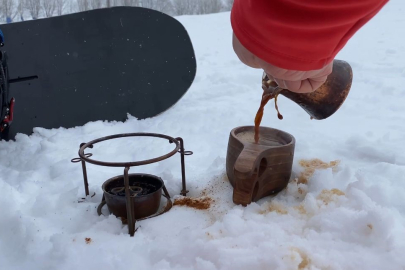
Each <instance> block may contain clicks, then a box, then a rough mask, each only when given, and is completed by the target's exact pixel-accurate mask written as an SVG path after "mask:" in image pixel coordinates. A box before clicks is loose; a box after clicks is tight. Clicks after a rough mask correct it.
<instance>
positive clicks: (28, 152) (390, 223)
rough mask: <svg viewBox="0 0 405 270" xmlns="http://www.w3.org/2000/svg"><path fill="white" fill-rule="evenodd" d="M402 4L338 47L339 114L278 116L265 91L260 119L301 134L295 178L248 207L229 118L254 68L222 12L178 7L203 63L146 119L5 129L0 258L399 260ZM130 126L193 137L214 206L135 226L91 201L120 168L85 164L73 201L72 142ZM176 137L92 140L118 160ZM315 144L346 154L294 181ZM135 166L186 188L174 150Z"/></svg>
mask: <svg viewBox="0 0 405 270" xmlns="http://www.w3.org/2000/svg"><path fill="white" fill-rule="evenodd" d="M404 12H405V2H403V1H400V0H396V1H391V2H390V3H388V5H387V6H386V7H385V8H384V9H383V10H382V11H381V13H380V14H378V15H377V16H376V17H375V18H374V19H373V20H372V21H371V22H370V23H369V24H367V25H366V26H365V27H364V28H363V29H361V30H360V31H359V32H358V33H357V35H356V36H355V37H354V38H353V39H352V40H351V41H350V42H349V43H348V45H347V46H346V47H345V48H344V49H343V50H342V52H341V53H340V54H339V55H338V57H337V58H338V59H342V60H346V61H348V62H349V63H350V64H351V65H352V67H353V70H354V83H353V86H352V90H351V93H350V95H349V98H348V100H347V101H346V103H345V104H344V105H343V107H342V108H341V109H340V110H339V111H338V112H337V113H336V114H335V115H333V116H332V117H330V118H329V119H327V120H323V121H315V120H310V119H309V116H308V115H307V114H306V113H305V112H304V111H303V110H302V109H301V108H300V107H298V106H297V105H296V104H294V103H293V102H291V101H289V100H287V99H286V98H284V97H281V98H280V99H279V107H280V110H281V113H282V114H283V115H284V120H282V121H280V120H278V119H277V113H276V111H275V110H274V103H272V102H270V103H269V104H268V106H267V108H266V110H265V115H264V119H263V125H266V126H271V127H275V128H278V129H282V130H284V131H287V132H289V133H291V134H293V135H294V136H295V138H296V140H297V145H296V152H295V157H294V166H293V176H292V181H291V183H290V184H289V186H288V188H287V189H286V190H284V191H282V192H281V193H279V194H278V195H277V196H275V197H273V198H265V199H262V200H261V201H259V202H258V203H253V204H251V205H249V206H247V207H242V206H235V205H234V204H233V202H232V188H231V186H230V184H229V182H228V180H227V177H226V173H225V158H226V150H227V143H228V136H229V132H230V131H231V129H233V128H234V127H237V126H242V125H252V124H253V120H254V116H255V113H256V111H257V109H258V106H259V103H260V96H261V92H262V90H261V75H262V73H261V71H260V70H254V69H250V68H247V67H245V66H244V65H242V64H241V63H240V62H239V61H238V59H237V57H236V56H235V54H234V53H233V51H232V46H231V26H230V23H229V13H222V14H216V15H204V16H184V17H179V18H178V19H179V20H180V21H181V22H182V23H183V24H184V25H185V27H186V28H187V29H188V31H189V33H190V36H191V38H192V41H193V43H194V46H195V52H196V57H197V61H198V73H197V77H196V79H195V82H194V84H193V86H192V87H191V89H190V90H189V91H188V92H187V94H186V95H185V96H184V97H183V99H182V100H180V101H179V102H178V103H177V104H176V105H175V106H174V107H173V108H171V109H170V110H168V111H167V112H165V113H163V114H161V115H159V116H157V117H155V118H152V119H146V120H141V121H138V120H137V119H134V118H133V117H129V119H128V120H127V121H126V122H125V123H121V122H113V123H107V122H101V121H100V122H95V123H88V124H86V125H85V126H83V127H77V128H72V129H62V128H61V129H57V130H45V129H41V128H37V129H35V133H34V134H33V135H32V136H26V135H22V134H20V135H18V137H17V140H16V141H15V142H4V141H2V142H0V168H1V174H0V190H1V195H0V207H1V215H0V269H2V270H12V269H61V270H62V269H69V270H71V269H97V270H99V269H201V270H202V269H204V270H214V269H232V270H237V269H244V270H245V269H390V270H391V269H404V267H405V256H404V255H403V254H404V252H405V218H404V215H405V201H404V198H405V154H404V152H405V143H404V140H405V126H404V123H405V106H404V102H405V87H404V85H405V37H404V29H405V17H404V16H403V14H404ZM125 132H156V133H164V134H167V135H170V136H173V137H177V136H181V137H183V138H184V140H185V145H186V150H192V151H194V155H193V156H189V157H187V158H186V174H187V180H188V189H189V190H190V193H189V196H191V197H200V196H201V193H202V191H203V190H204V189H206V193H207V196H209V197H211V198H212V199H214V200H215V203H214V204H213V205H212V207H211V208H210V209H209V210H195V209H193V208H187V207H179V206H175V207H173V209H172V210H171V211H170V212H168V213H166V214H165V215H162V216H160V217H158V218H154V219H150V220H146V221H141V222H138V223H137V227H138V231H137V233H136V235H135V237H133V238H131V237H129V236H128V234H127V232H128V230H127V227H126V226H123V225H121V222H120V221H119V220H118V219H116V218H115V217H114V216H108V217H105V216H100V217H99V216H98V215H97V213H96V207H97V205H98V204H99V202H100V201H101V196H102V192H101V185H102V183H103V182H104V181H105V180H106V179H108V178H109V177H113V176H116V175H119V174H122V170H121V169H114V168H104V167H96V166H93V165H89V166H88V174H89V182H90V190H91V192H96V194H97V195H96V196H95V197H94V198H88V200H87V201H86V202H84V203H77V200H78V199H79V198H81V197H82V196H83V195H84V187H83V180H82V172H81V166H80V164H72V163H70V159H72V158H74V157H77V151H78V147H79V144H80V143H82V142H88V141H90V140H93V139H96V138H99V137H102V136H106V135H111V134H117V133H125ZM148 141H149V142H150V141H152V144H148V145H145V144H143V143H145V142H148ZM103 147H105V148H103ZM171 147H173V146H172V145H170V144H167V143H166V142H165V141H163V140H159V139H151V140H149V139H132V140H129V139H120V140H117V141H111V142H105V143H103V144H100V145H99V146H97V147H96V148H95V149H94V150H92V151H91V152H93V153H94V158H99V159H103V160H109V161H125V160H128V159H133V160H136V159H142V158H151V157H154V156H156V155H161V154H163V153H165V152H166V151H167V150H170V149H172V148H171ZM315 158H317V159H321V160H323V161H325V162H327V163H329V162H330V161H334V160H340V164H339V165H338V166H337V167H336V168H335V169H331V168H329V169H320V170H317V171H315V173H314V175H313V177H311V178H310V179H309V181H308V183H307V184H297V182H296V181H293V179H294V178H295V177H296V176H298V175H299V174H300V173H301V172H302V171H303V168H302V167H301V166H300V165H299V162H300V160H302V159H315ZM130 172H132V173H135V172H146V173H152V174H155V175H158V176H161V177H162V178H163V179H164V181H165V183H166V185H167V187H168V189H169V192H170V193H171V195H172V196H173V195H177V194H179V192H180V189H181V181H180V179H181V172H180V157H179V156H176V157H173V158H171V159H168V160H166V161H164V162H161V163H158V164H154V165H150V166H147V167H146V168H132V169H131V171H130ZM332 190H333V191H332ZM333 192H335V194H333ZM85 238H91V243H89V244H86V241H85Z"/></svg>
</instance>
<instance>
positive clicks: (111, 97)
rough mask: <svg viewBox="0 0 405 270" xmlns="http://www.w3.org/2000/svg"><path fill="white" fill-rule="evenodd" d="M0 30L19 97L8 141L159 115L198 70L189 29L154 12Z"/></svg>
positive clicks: (90, 14) (114, 12) (97, 14)
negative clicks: (47, 131)
mask: <svg viewBox="0 0 405 270" xmlns="http://www.w3.org/2000/svg"><path fill="white" fill-rule="evenodd" d="M0 29H1V30H2V31H3V33H4V37H5V42H4V43H5V45H4V47H2V48H0V50H1V51H3V53H4V52H5V54H6V55H7V64H8V70H9V79H10V82H11V84H10V85H9V88H10V91H9V92H10V93H9V99H11V98H12V97H15V99H16V102H15V106H14V119H13V122H12V124H11V126H10V127H9V132H8V138H6V136H5V135H4V134H6V133H5V132H3V138H4V139H13V138H14V136H15V134H16V133H26V134H31V133H32V129H33V128H34V127H44V128H59V127H65V128H69V127H74V126H81V125H84V124H85V123H87V122H89V121H96V120H109V121H112V120H117V121H123V120H125V119H126V118H127V114H128V113H129V114H131V115H133V116H135V117H137V118H139V119H143V118H148V117H153V116H156V115H158V114H160V113H162V112H164V111H165V110H167V109H168V108H170V107H171V106H173V105H174V104H175V103H176V102H177V101H178V100H179V99H180V98H181V97H182V96H183V95H184V94H185V93H186V91H187V90H188V88H189V87H190V86H191V84H192V82H193V80H194V77H195V73H196V60H195V55H194V50H193V46H192V44H191V41H190V38H189V36H188V34H187V32H186V30H185V28H184V27H183V26H182V25H181V23H180V22H178V21H177V20H176V19H174V18H172V17H170V16H168V15H165V14H163V13H161V12H158V11H154V10H150V9H145V8H138V7H114V8H108V9H99V10H93V11H87V12H82V13H76V14H71V15H65V16H61V17H54V18H49V19H41V20H35V21H27V22H21V23H13V24H8V25H0ZM25 79H27V80H26V81H23V80H25Z"/></svg>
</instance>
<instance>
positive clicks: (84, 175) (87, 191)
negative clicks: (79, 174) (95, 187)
mask: <svg viewBox="0 0 405 270" xmlns="http://www.w3.org/2000/svg"><path fill="white" fill-rule="evenodd" d="M82 169H83V179H84V190H85V192H86V196H89V195H90V192H89V182H88V180H87V169H86V162H85V161H84V160H82Z"/></svg>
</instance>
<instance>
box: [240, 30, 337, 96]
mask: <svg viewBox="0 0 405 270" xmlns="http://www.w3.org/2000/svg"><path fill="white" fill-rule="evenodd" d="M233 49H234V50H235V53H236V55H237V56H238V57H239V59H240V60H241V61H242V63H244V64H245V65H247V66H249V67H252V68H260V69H263V70H264V71H265V72H266V74H267V76H268V77H269V79H270V80H273V81H275V82H276V83H277V84H278V85H279V86H280V87H281V88H284V89H288V90H290V91H292V92H296V93H310V92H314V91H315V90H316V89H318V88H319V87H320V86H321V85H322V84H323V83H324V82H325V81H326V79H327V77H328V75H329V74H331V73H332V67H333V61H332V62H331V63H329V64H328V65H326V66H325V67H323V68H321V69H318V70H311V71H298V70H288V69H283V68H279V67H276V66H274V65H272V64H270V63H267V62H266V61H264V60H262V59H260V58H259V57H257V56H255V55H254V54H253V53H251V52H250V51H248V50H247V49H246V48H245V47H244V46H243V45H242V44H241V43H240V42H239V40H238V38H237V37H236V36H235V34H233Z"/></svg>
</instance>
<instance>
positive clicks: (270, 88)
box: [255, 79, 283, 143]
mask: <svg viewBox="0 0 405 270" xmlns="http://www.w3.org/2000/svg"><path fill="white" fill-rule="evenodd" d="M262 88H263V91H264V92H263V95H262V100H261V102H260V107H259V110H258V111H257V114H256V117H255V143H258V142H259V127H260V123H261V122H262V119H263V114H264V106H266V104H267V103H268V102H269V101H270V100H271V99H273V98H274V104H275V107H276V110H277V114H278V119H280V120H282V119H283V116H282V115H281V114H280V111H279V110H278V106H277V96H278V95H279V94H280V92H281V91H282V90H283V89H282V88H280V87H278V86H277V84H276V83H275V82H274V81H270V80H267V81H266V80H264V79H263V84H262Z"/></svg>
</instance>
